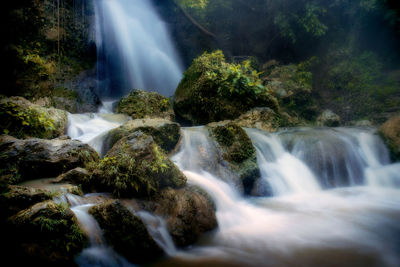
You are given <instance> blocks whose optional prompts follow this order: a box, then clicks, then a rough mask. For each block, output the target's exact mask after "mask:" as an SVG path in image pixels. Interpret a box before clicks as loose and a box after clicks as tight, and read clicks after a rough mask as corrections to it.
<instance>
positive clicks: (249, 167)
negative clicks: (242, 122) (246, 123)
mask: <svg viewBox="0 0 400 267" xmlns="http://www.w3.org/2000/svg"><path fill="white" fill-rule="evenodd" d="M207 126H208V129H209V132H210V135H211V136H212V137H213V138H215V140H216V141H217V143H218V145H219V146H220V148H221V150H222V152H223V157H224V159H225V160H226V161H227V162H228V163H229V165H230V167H231V168H232V170H233V171H234V172H235V173H237V174H238V175H239V176H240V179H241V181H242V183H243V187H244V191H245V193H246V194H250V192H251V190H252V187H253V185H254V182H255V181H256V180H257V179H258V178H259V177H260V170H259V168H258V165H257V157H256V149H255V148H254V146H253V143H252V142H251V140H250V138H249V137H248V136H247V134H246V132H245V131H244V130H243V129H242V128H241V127H240V126H238V125H237V124H235V123H232V122H229V121H228V122H220V123H211V124H208V125H207Z"/></svg>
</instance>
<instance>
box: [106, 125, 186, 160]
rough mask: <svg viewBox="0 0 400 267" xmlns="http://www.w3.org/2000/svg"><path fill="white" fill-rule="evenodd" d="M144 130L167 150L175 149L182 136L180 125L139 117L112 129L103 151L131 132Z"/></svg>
mask: <svg viewBox="0 0 400 267" xmlns="http://www.w3.org/2000/svg"><path fill="white" fill-rule="evenodd" d="M136 131H142V132H143V133H145V134H147V135H151V136H152V137H153V139H154V142H156V143H157V145H159V146H160V147H161V148H162V149H163V150H164V151H165V152H167V153H169V152H171V151H173V150H174V149H175V147H176V145H177V143H178V141H179V139H180V137H181V133H180V126H179V124H178V123H176V122H171V121H169V120H165V119H159V118H156V119H137V120H132V121H129V122H127V123H125V124H124V125H122V126H120V127H118V128H116V129H113V130H111V131H110V132H109V133H107V136H106V137H105V139H104V143H103V151H108V150H109V149H110V148H111V147H112V146H113V145H114V144H115V143H116V142H117V141H118V140H120V139H121V138H122V137H125V136H128V135H129V134H131V133H133V132H136Z"/></svg>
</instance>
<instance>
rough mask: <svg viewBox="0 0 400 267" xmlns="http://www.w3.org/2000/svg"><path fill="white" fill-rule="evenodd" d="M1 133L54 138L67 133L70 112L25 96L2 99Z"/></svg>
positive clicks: (20, 136) (22, 136)
mask: <svg viewBox="0 0 400 267" xmlns="http://www.w3.org/2000/svg"><path fill="white" fill-rule="evenodd" d="M0 120H1V122H2V123H1V125H0V133H1V134H10V135H12V136H15V137H19V138H25V137H38V138H47V139H49V138H54V137H57V136H61V135H63V134H64V133H65V131H66V128H67V123H68V114H67V112H66V111H64V110H60V109H55V108H44V107H41V106H39V105H35V104H32V103H31V102H29V101H28V100H26V99H25V98H23V97H17V96H13V97H10V98H3V99H1V100H0Z"/></svg>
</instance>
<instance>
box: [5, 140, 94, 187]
mask: <svg viewBox="0 0 400 267" xmlns="http://www.w3.org/2000/svg"><path fill="white" fill-rule="evenodd" d="M96 160H98V154H97V152H96V151H94V150H93V149H92V148H91V147H90V146H88V145H86V144H83V143H81V142H80V141H76V140H68V139H67V140H65V139H52V140H43V139H37V138H32V139H26V140H20V139H16V138H14V137H11V136H6V135H2V136H0V174H1V175H0V176H2V177H4V176H7V175H11V176H12V177H9V180H10V181H9V183H17V182H21V181H24V180H32V179H35V178H46V177H56V176H58V175H59V174H61V173H63V172H65V171H68V170H70V169H73V168H76V167H80V166H84V165H85V164H87V163H88V162H90V161H96Z"/></svg>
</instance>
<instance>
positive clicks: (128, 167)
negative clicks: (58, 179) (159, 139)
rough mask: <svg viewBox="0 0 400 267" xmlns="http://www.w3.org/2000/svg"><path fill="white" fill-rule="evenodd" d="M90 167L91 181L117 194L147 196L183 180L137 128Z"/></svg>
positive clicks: (172, 164) (153, 143) (153, 144)
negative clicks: (91, 170) (91, 171)
mask: <svg viewBox="0 0 400 267" xmlns="http://www.w3.org/2000/svg"><path fill="white" fill-rule="evenodd" d="M92 169H93V174H92V178H91V183H92V184H94V185H96V186H97V187H98V190H100V191H102V190H105V191H108V192H112V193H113V194H114V195H115V196H118V197H143V196H150V195H153V194H154V193H156V192H158V191H159V190H160V189H161V188H163V187H167V186H171V187H175V188H177V187H182V186H184V185H185V184H186V177H185V176H184V175H183V174H182V173H181V172H180V171H179V169H178V168H177V167H176V166H175V165H174V163H172V161H171V160H169V158H168V157H167V156H166V155H165V154H164V153H163V152H162V150H161V148H160V147H159V146H158V145H157V144H156V143H155V142H154V140H153V138H152V137H151V136H147V135H145V134H144V133H143V132H141V131H137V132H134V133H132V134H130V135H129V136H127V137H124V138H122V139H121V140H119V141H118V142H117V143H116V144H115V145H114V146H113V148H112V149H111V150H110V151H109V152H108V153H107V155H106V156H105V157H104V158H103V159H102V160H101V161H100V163H99V164H97V165H96V166H93V167H92Z"/></svg>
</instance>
